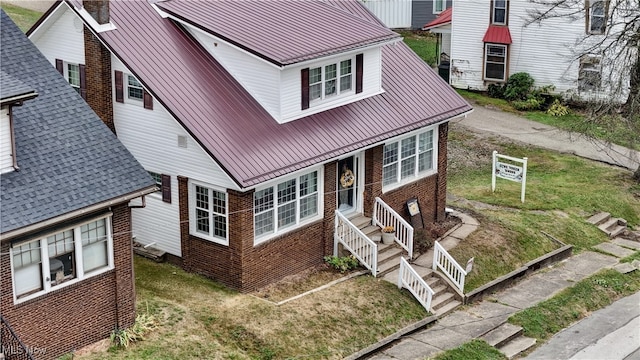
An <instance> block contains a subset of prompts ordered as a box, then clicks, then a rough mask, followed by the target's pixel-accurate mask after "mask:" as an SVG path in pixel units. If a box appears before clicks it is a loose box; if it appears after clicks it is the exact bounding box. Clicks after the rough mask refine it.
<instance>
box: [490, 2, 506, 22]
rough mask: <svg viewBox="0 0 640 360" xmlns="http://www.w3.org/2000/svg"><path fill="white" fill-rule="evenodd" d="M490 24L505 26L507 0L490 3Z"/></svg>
mask: <svg viewBox="0 0 640 360" xmlns="http://www.w3.org/2000/svg"><path fill="white" fill-rule="evenodd" d="M491 23H492V24H495V25H507V0H493V1H492V2H491Z"/></svg>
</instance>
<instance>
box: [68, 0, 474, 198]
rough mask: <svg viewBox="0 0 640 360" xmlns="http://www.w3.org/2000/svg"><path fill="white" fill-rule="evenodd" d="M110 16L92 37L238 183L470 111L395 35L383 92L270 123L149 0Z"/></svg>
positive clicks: (119, 5) (116, 3) (387, 52)
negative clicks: (110, 25) (106, 28)
mask: <svg viewBox="0 0 640 360" xmlns="http://www.w3.org/2000/svg"><path fill="white" fill-rule="evenodd" d="M67 1H72V0H67ZM73 1H74V2H75V0H73ZM294 2H296V3H304V4H308V3H310V1H294ZM194 3H195V2H194ZM278 3H280V4H283V5H284V3H283V2H278ZM342 3H344V4H345V7H344V8H345V9H346V8H347V6H349V7H353V6H360V7H364V6H363V5H361V4H360V3H358V2H357V1H335V2H332V4H336V5H335V6H337V7H340V6H341V4H342ZM325 6H331V5H325ZM342 8H343V7H340V9H342ZM367 14H368V15H367ZM360 15H361V16H369V15H371V13H370V12H368V11H363V12H362V13H361V14H360ZM371 16H372V15H371ZM111 19H112V22H113V23H114V24H115V25H116V27H117V29H116V30H112V31H106V32H102V33H99V34H98V36H100V37H101V38H102V40H103V41H104V42H105V44H106V45H107V46H108V47H109V48H110V49H111V50H112V51H113V52H114V53H115V54H116V56H117V57H118V58H119V59H120V60H121V61H122V62H123V63H124V64H125V65H126V66H127V67H128V68H129V69H130V70H131V71H132V72H133V74H134V75H135V76H136V77H137V78H138V79H140V80H141V82H142V83H143V84H144V85H145V87H146V88H147V89H148V90H149V91H150V92H151V93H152V94H153V96H154V97H155V98H156V99H157V100H158V101H159V102H160V103H161V104H162V105H163V106H164V107H166V109H167V110H168V111H169V112H170V113H171V114H172V115H173V116H174V117H175V118H176V120H177V121H179V122H180V123H181V124H182V125H183V127H184V128H185V129H186V130H187V131H188V132H189V133H190V134H191V135H192V136H193V137H194V138H195V139H196V141H198V142H199V143H200V145H201V146H202V147H203V148H204V149H205V151H207V152H208V153H209V154H210V155H211V156H212V158H213V159H214V160H215V161H216V162H218V164H220V166H221V167H222V168H223V169H224V170H225V171H226V172H227V173H228V174H229V175H230V176H231V177H232V178H233V179H234V180H235V181H236V182H237V183H238V184H239V185H240V186H241V187H250V186H254V185H257V184H260V183H262V182H264V181H267V180H270V179H273V178H276V177H278V176H281V175H285V174H288V173H291V172H293V171H296V170H299V169H303V168H305V167H308V166H311V165H316V164H320V163H322V162H325V161H329V160H331V159H333V158H335V157H338V156H341V155H344V154H347V153H349V152H352V151H354V150H357V149H361V148H364V147H367V146H369V145H374V144H376V143H380V142H382V141H384V140H386V139H388V138H391V137H394V136H397V135H400V134H403V133H405V132H408V131H411V130H414V129H419V128H421V127H424V126H427V125H429V124H434V123H437V122H440V121H445V120H447V119H450V118H452V117H454V116H456V115H460V114H463V113H465V112H468V111H470V110H471V106H470V105H469V104H468V103H467V102H466V101H465V100H464V99H462V98H461V97H460V96H459V95H458V94H457V93H456V92H455V91H454V90H453V89H452V88H451V87H450V86H449V85H448V84H447V83H446V82H444V81H443V80H442V79H441V78H440V77H439V76H438V75H437V74H436V73H435V72H434V71H433V70H432V69H431V68H430V67H429V66H428V65H427V64H426V63H425V62H424V61H422V60H421V59H420V58H419V57H418V56H417V55H415V53H413V52H412V51H411V50H410V49H409V48H408V47H407V46H406V45H404V44H403V43H401V42H398V43H395V44H394V45H385V46H384V47H383V50H382V63H383V64H382V66H383V73H382V83H383V88H384V90H385V93H383V94H380V95H376V96H373V97H370V98H367V99H364V100H361V101H357V102H355V103H351V104H348V105H344V106H341V107H338V108H334V109H331V110H327V111H324V112H321V113H318V114H315V115H311V116H308V117H305V118H301V119H298V120H295V121H291V122H288V123H285V124H278V123H277V122H276V121H275V120H274V119H273V118H272V117H271V116H270V115H269V114H268V113H267V112H266V111H265V110H264V109H263V108H262V107H261V106H260V105H259V104H258V103H257V101H256V100H255V99H253V98H252V97H251V95H249V93H248V92H247V91H246V90H245V89H244V88H243V87H242V86H241V85H240V84H239V83H238V82H237V81H236V80H235V79H234V78H233V76H231V75H230V74H229V73H228V72H227V71H225V69H224V68H223V67H222V66H221V65H220V64H219V63H218V62H217V61H216V60H215V59H214V58H213V57H212V56H211V55H210V54H209V53H208V52H207V51H206V50H205V49H204V48H203V47H202V46H201V45H200V44H199V43H197V42H196V41H195V40H194V39H193V38H191V37H190V36H189V35H188V34H187V33H186V32H185V31H184V30H182V28H181V27H180V26H179V25H177V24H176V23H174V22H173V21H172V20H170V19H163V18H162V17H161V16H160V15H159V14H158V13H157V12H156V11H155V10H153V8H152V7H151V6H150V5H149V3H148V2H147V1H132V0H111ZM372 24H377V20H375V21H374V22H372ZM359 26H360V25H359V23H357V25H356V27H359ZM247 31H248V32H250V33H251V34H255V33H256V32H259V30H251V31H249V30H247Z"/></svg>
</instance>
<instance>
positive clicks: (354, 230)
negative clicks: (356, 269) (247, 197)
mask: <svg viewBox="0 0 640 360" xmlns="http://www.w3.org/2000/svg"><path fill="white" fill-rule="evenodd" d="M338 244H342V245H343V246H344V248H345V249H347V250H348V251H349V252H350V253H351V254H353V256H355V257H356V259H358V261H360V263H361V264H362V265H364V267H366V268H367V269H369V270H371V274H373V276H374V277H376V276H377V273H378V245H376V243H375V242H373V241H372V240H371V239H369V238H368V237H367V235H365V234H364V233H363V232H362V231H361V230H360V229H358V227H357V226H355V225H353V223H351V221H349V219H347V218H346V217H345V216H344V215H342V214H341V213H340V212H339V211H337V210H336V218H335V221H334V231H333V255H334V256H338Z"/></svg>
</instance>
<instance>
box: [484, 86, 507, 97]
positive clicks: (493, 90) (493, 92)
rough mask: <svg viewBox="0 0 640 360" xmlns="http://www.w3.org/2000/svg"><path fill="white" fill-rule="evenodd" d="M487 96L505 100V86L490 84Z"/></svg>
mask: <svg viewBox="0 0 640 360" xmlns="http://www.w3.org/2000/svg"><path fill="white" fill-rule="evenodd" d="M487 95H489V97H492V98H495V99H504V86H503V85H501V84H489V87H488V88H487Z"/></svg>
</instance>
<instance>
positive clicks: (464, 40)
mask: <svg viewBox="0 0 640 360" xmlns="http://www.w3.org/2000/svg"><path fill="white" fill-rule="evenodd" d="M490 6H491V2H489V1H485V0H454V3H453V9H454V10H453V14H452V22H451V54H450V55H451V75H450V83H451V85H453V86H455V87H459V88H465V89H467V88H468V89H472V90H474V89H475V90H479V89H484V84H483V81H482V59H483V51H484V44H483V42H482V38H483V36H484V32H485V31H486V30H487V26H488V25H489V10H490V9H489V7H490Z"/></svg>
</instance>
